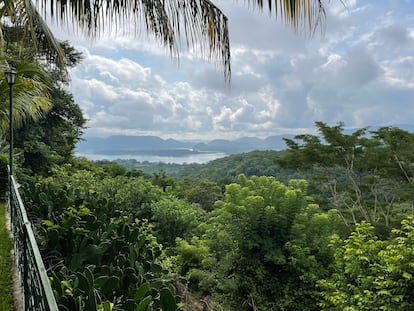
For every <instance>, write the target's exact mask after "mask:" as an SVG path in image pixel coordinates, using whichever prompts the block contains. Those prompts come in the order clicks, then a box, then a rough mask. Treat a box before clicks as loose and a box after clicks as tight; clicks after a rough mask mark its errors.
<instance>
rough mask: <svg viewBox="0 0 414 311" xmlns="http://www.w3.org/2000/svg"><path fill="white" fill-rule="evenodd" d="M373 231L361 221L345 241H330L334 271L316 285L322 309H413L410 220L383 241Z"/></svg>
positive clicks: (413, 224)
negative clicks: (319, 291)
mask: <svg viewBox="0 0 414 311" xmlns="http://www.w3.org/2000/svg"><path fill="white" fill-rule="evenodd" d="M373 229H374V227H373V226H371V225H369V224H368V223H366V222H362V223H361V224H359V225H358V226H357V227H356V230H355V231H354V232H353V233H352V234H351V235H350V236H349V237H348V238H347V239H346V240H342V239H340V238H339V237H336V238H335V239H333V241H332V247H333V248H334V250H335V255H334V256H335V263H334V272H333V274H332V275H331V276H330V278H328V279H325V280H321V281H320V282H319V285H320V288H321V289H322V296H323V298H324V300H323V302H321V307H322V310H412V309H413V307H414V296H413V285H414V283H413V273H414V270H413V264H412V263H413V259H414V258H413V246H414V244H413V242H414V241H413V233H414V221H413V218H412V217H411V218H408V219H406V220H403V221H402V222H401V229H394V230H393V231H392V236H391V238H390V239H389V240H386V241H383V240H380V239H379V238H378V237H377V236H376V235H375V234H374V233H373Z"/></svg>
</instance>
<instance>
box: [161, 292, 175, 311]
mask: <svg viewBox="0 0 414 311" xmlns="http://www.w3.org/2000/svg"><path fill="white" fill-rule="evenodd" d="M160 298H161V306H162V309H163V310H164V311H175V310H176V309H177V305H176V303H175V297H174V295H173V293H171V291H170V290H169V289H168V288H163V289H162V291H161V297H160Z"/></svg>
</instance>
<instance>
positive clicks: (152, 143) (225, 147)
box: [76, 135, 293, 155]
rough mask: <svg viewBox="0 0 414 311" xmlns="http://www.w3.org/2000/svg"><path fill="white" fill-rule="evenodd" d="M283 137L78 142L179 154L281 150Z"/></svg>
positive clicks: (95, 149)
mask: <svg viewBox="0 0 414 311" xmlns="http://www.w3.org/2000/svg"><path fill="white" fill-rule="evenodd" d="M283 137H288V138H292V137H293V136H292V135H275V136H269V137H267V138H265V139H261V138H257V137H242V138H239V139H235V140H226V139H215V140H212V141H207V142H190V141H179V140H175V139H162V138H160V137H158V136H124V135H114V136H109V137H106V138H97V137H90V138H87V139H85V140H84V141H81V142H80V143H78V145H77V148H76V152H77V153H89V154H111V155H117V154H154V155H180V154H189V153H204V152H222V153H226V154H235V153H241V152H248V151H252V150H281V149H285V148H286V145H285V142H284V140H283Z"/></svg>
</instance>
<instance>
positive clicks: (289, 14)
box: [247, 0, 343, 33]
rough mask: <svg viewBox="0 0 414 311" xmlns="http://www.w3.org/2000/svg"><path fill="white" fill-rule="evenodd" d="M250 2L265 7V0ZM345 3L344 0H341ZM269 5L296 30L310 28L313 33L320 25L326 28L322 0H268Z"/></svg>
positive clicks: (261, 7) (250, 0) (269, 7)
mask: <svg viewBox="0 0 414 311" xmlns="http://www.w3.org/2000/svg"><path fill="white" fill-rule="evenodd" d="M247 1H248V3H249V4H251V5H253V6H257V7H258V8H260V9H264V6H265V5H264V3H263V0H247ZM339 1H341V2H342V3H343V1H342V0H339ZM267 7H268V10H269V11H270V12H274V13H275V14H276V17H280V18H281V19H282V21H283V22H284V23H286V24H288V25H291V26H292V27H293V29H294V30H295V31H299V30H300V29H308V30H309V31H311V33H313V32H314V31H315V30H316V29H317V28H318V27H320V29H321V31H322V32H323V31H324V30H325V19H326V14H325V9H324V4H323V1H322V0H268V1H267Z"/></svg>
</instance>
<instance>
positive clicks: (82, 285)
mask: <svg viewBox="0 0 414 311" xmlns="http://www.w3.org/2000/svg"><path fill="white" fill-rule="evenodd" d="M76 276H77V278H78V288H79V289H80V290H82V291H83V292H85V293H89V291H90V290H91V286H90V284H89V281H88V279H87V278H86V277H85V276H84V275H83V274H82V273H79V272H78V273H76Z"/></svg>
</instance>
